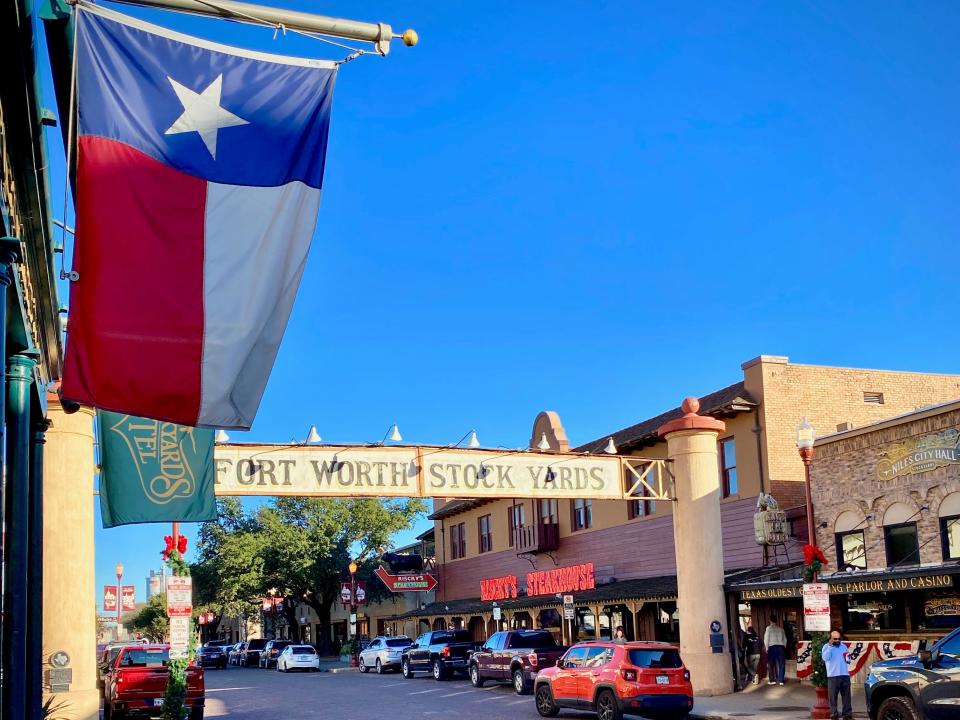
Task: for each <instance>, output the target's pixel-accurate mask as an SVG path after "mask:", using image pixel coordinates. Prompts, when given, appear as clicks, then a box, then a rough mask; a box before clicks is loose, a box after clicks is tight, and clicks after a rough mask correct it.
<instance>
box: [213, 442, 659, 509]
mask: <svg viewBox="0 0 960 720" xmlns="http://www.w3.org/2000/svg"><path fill="white" fill-rule="evenodd" d="M214 457H215V462H216V484H215V488H216V494H217V495H270V496H283V495H295V496H319V497H323V496H340V497H366V496H369V497H438V498H443V497H449V498H463V497H472V498H592V499H608V500H630V499H649V500H672V499H673V475H672V473H671V472H670V464H671V463H670V461H669V460H662V459H651V458H640V457H632V456H629V457H628V456H618V455H591V454H589V453H571V452H537V451H532V450H531V451H523V450H518V451H513V452H510V451H504V450H472V449H471V450H468V449H460V448H451V447H437V446H423V445H417V446H403V447H395V446H382V445H374V446H370V445H339V446H333V445H322V446H317V445H294V446H291V445H261V444H243V443H218V444H217V445H216V449H215V454H214Z"/></svg>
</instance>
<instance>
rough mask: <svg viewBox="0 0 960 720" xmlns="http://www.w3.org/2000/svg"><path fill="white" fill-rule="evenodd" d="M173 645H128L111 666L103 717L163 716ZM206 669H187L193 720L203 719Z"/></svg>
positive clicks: (188, 702)
mask: <svg viewBox="0 0 960 720" xmlns="http://www.w3.org/2000/svg"><path fill="white" fill-rule="evenodd" d="M169 661H170V646H169V645H128V646H127V647H125V648H123V649H122V650H121V651H120V652H119V653H118V654H117V657H116V658H115V659H114V661H113V663H112V664H111V665H110V667H109V668H108V669H107V673H106V675H105V676H104V688H103V720H118V719H119V718H121V717H128V716H141V717H143V716H159V715H160V713H161V712H162V711H163V697H164V695H166V693H167V673H168V670H167V663H168V662H169ZM203 696H204V688H203V669H202V668H198V667H196V666H195V665H193V664H191V665H190V667H189V668H187V699H186V702H185V703H184V704H185V705H186V706H187V708H189V710H190V720H203Z"/></svg>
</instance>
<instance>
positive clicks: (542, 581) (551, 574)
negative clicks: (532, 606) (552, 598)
mask: <svg viewBox="0 0 960 720" xmlns="http://www.w3.org/2000/svg"><path fill="white" fill-rule="evenodd" d="M596 586H597V581H596V578H595V577H594V574H593V563H592V562H591V563H583V564H581V565H571V566H570V567H562V568H556V569H554V570H539V571H537V572H530V573H527V595H553V594H555V593H570V592H577V591H579V590H592V589H593V588H595V587H596Z"/></svg>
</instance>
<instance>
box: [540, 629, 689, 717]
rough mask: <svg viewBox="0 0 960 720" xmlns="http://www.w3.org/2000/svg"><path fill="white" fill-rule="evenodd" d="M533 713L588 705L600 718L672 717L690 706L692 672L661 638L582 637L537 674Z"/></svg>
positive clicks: (550, 713)
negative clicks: (623, 641)
mask: <svg viewBox="0 0 960 720" xmlns="http://www.w3.org/2000/svg"><path fill="white" fill-rule="evenodd" d="M534 688H535V689H534V693H535V699H536V704H537V712H539V713H540V714H541V715H542V716H543V717H554V716H555V715H556V714H557V713H558V712H560V708H571V709H574V710H592V711H593V712H595V713H597V716H598V719H599V720H620V719H621V718H622V717H623V715H624V714H627V715H633V714H637V715H643V716H644V717H648V718H663V719H664V720H675V719H679V718H685V717H687V714H688V713H689V712H690V711H691V710H692V709H693V686H692V685H691V684H690V672H689V671H688V670H687V669H686V668H685V667H684V666H683V661H682V660H681V659H680V651H679V650H678V649H677V647H676V646H674V645H668V644H667V643H660V642H629V643H626V644H617V643H613V642H609V641H607V642H602V641H601V642H582V643H578V644H576V645H574V646H573V647H571V648H570V649H569V650H567V652H566V654H565V655H564V656H563V657H562V658H560V659H559V660H558V661H557V665H556V667H548V668H546V669H544V670H541V671H540V672H539V673H537V679H536V684H535V686H534Z"/></svg>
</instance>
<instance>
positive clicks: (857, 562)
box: [837, 530, 867, 571]
mask: <svg viewBox="0 0 960 720" xmlns="http://www.w3.org/2000/svg"><path fill="white" fill-rule="evenodd" d="M837 567H838V568H839V569H840V570H841V571H842V570H847V569H849V568H857V569H859V570H866V569H867V545H866V542H865V541H864V537H863V530H852V531H851V532H843V533H837Z"/></svg>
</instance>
